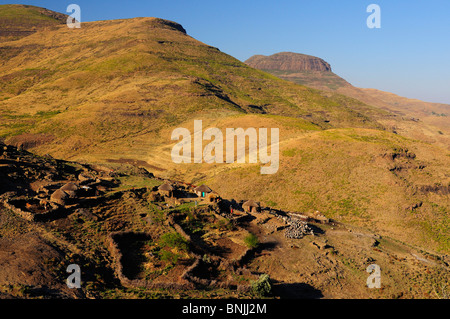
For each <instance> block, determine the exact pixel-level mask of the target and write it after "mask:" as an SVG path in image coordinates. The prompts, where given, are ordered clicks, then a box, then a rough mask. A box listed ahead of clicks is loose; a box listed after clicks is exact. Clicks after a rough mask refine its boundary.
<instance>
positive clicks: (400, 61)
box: [0, 0, 450, 104]
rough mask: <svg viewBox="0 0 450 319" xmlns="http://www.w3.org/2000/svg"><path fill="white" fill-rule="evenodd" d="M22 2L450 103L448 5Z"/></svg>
mask: <svg viewBox="0 0 450 319" xmlns="http://www.w3.org/2000/svg"><path fill="white" fill-rule="evenodd" d="M6 3H23V4H31V5H36V6H41V7H46V8H48V9H51V10H55V11H59V12H65V11H66V8H67V6H68V5H69V4H71V3H76V4H78V5H80V7H81V20H82V21H95V20H109V19H120V18H133V17H143V16H147V17H159V18H164V19H169V20H173V21H176V22H178V23H180V24H182V25H183V27H184V28H185V29H186V30H187V32H188V34H189V35H191V36H192V37H194V38H196V39H198V40H200V41H202V42H204V43H207V44H209V45H212V46H216V47H218V48H219V49H220V50H221V51H223V52H225V53H228V54H230V55H232V56H234V57H235V58H237V59H239V60H241V61H244V60H246V59H247V58H249V57H250V56H252V55H254V54H264V55H269V54H273V53H277V52H282V51H292V52H298V53H304V54H310V55H314V56H318V57H321V58H323V59H324V60H326V61H327V62H329V63H330V64H331V66H332V68H333V71H334V72H335V73H336V74H338V75H340V76H341V77H343V78H345V79H346V80H347V81H349V82H350V83H352V84H353V85H355V86H358V87H368V88H376V89H380V90H383V91H389V92H393V93H396V94H399V95H402V96H406V97H410V98H418V99H421V100H425V101H431V102H441V103H448V104H450V1H449V0H429V1H424V0H408V1H407V0H370V1H365V0H339V1H336V0H308V1H303V0H279V1H273V0H272V1H264V0H259V1H256V0H245V1H244V0H240V1H234V0H231V1H213V0H210V1H204V0H199V1H196V0H190V1H187V0H184V1H181V0H164V1H162V0H158V1H156V0H147V1H144V0H142V1H141V0H137V1H123V0H122V1H119V0H110V1H101V0H100V1H93V0H89V1H87V0H69V1H65V0H48V1H45V0H42V1H27V0H21V1H2V0H0V4H6ZM372 3H374V4H378V5H379V6H380V8H381V29H369V28H368V27H367V25H366V20H367V17H368V16H369V15H370V13H367V12H366V8H367V6H368V5H369V4H372Z"/></svg>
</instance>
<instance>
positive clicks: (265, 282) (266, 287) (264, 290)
mask: <svg viewBox="0 0 450 319" xmlns="http://www.w3.org/2000/svg"><path fill="white" fill-rule="evenodd" d="M251 285H252V291H253V293H254V294H255V295H257V296H260V297H262V296H268V295H270V294H271V292H272V284H271V283H270V277H269V275H267V274H262V275H261V276H259V278H258V279H257V280H255V281H253V282H252V284H251Z"/></svg>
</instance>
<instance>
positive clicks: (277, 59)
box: [245, 52, 331, 72]
mask: <svg viewBox="0 0 450 319" xmlns="http://www.w3.org/2000/svg"><path fill="white" fill-rule="evenodd" d="M245 63H246V64H248V65H249V66H251V67H253V68H256V69H260V70H279V71H298V72H303V71H320V72H331V66H330V64H329V63H327V62H326V61H324V60H322V59H320V58H318V57H315V56H311V55H306V54H300V53H293V52H281V53H276V54H273V55H270V56H265V55H254V56H252V57H251V58H249V59H248V60H247V61H245Z"/></svg>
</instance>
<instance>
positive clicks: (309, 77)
mask: <svg viewBox="0 0 450 319" xmlns="http://www.w3.org/2000/svg"><path fill="white" fill-rule="evenodd" d="M245 63H246V64H248V65H249V66H251V67H254V68H257V69H260V70H263V71H266V72H268V73H271V74H273V75H275V76H277V77H279V78H282V79H284V80H288V81H291V82H295V83H298V84H301V85H305V86H308V87H312V88H316V89H320V90H325V91H331V92H338V93H341V94H344V95H346V96H349V97H352V98H355V99H357V100H359V101H362V102H364V103H366V104H368V105H373V106H376V107H379V108H381V109H384V110H388V111H390V112H392V113H394V114H396V115H398V119H396V120H395V121H392V120H388V121H386V122H383V124H385V125H386V126H387V127H389V128H390V129H392V131H395V132H401V133H403V134H406V135H408V136H411V137H413V138H417V139H421V140H424V141H426V142H431V143H437V144H438V145H440V146H442V147H444V148H447V149H450V121H449V120H448V117H450V105H447V104H439V103H430V102H424V101H420V100H416V99H408V98H405V97H401V96H398V95H395V94H393V93H389V92H383V91H380V90H376V89H363V88H357V87H355V86H353V85H351V84H350V83H349V82H347V81H346V80H344V79H343V78H341V77H339V76H338V75H336V74H334V73H333V72H332V71H331V66H330V64H329V63H327V62H326V61H324V60H322V59H320V58H318V57H313V56H309V55H304V54H300V53H292V52H281V53H276V54H273V55H270V56H264V55H254V56H252V57H251V58H249V59H248V60H246V61H245ZM411 121H413V122H415V123H411ZM418 122H420V123H419V124H417V123H418Z"/></svg>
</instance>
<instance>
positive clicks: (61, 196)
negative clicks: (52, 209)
mask: <svg viewBox="0 0 450 319" xmlns="http://www.w3.org/2000/svg"><path fill="white" fill-rule="evenodd" d="M68 199H69V195H67V193H66V192H65V191H63V190H61V189H57V190H56V191H55V192H54V193H53V194H52V195H51V196H50V201H52V202H54V203H57V204H59V205H63V206H64V205H66V202H67V200H68Z"/></svg>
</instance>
